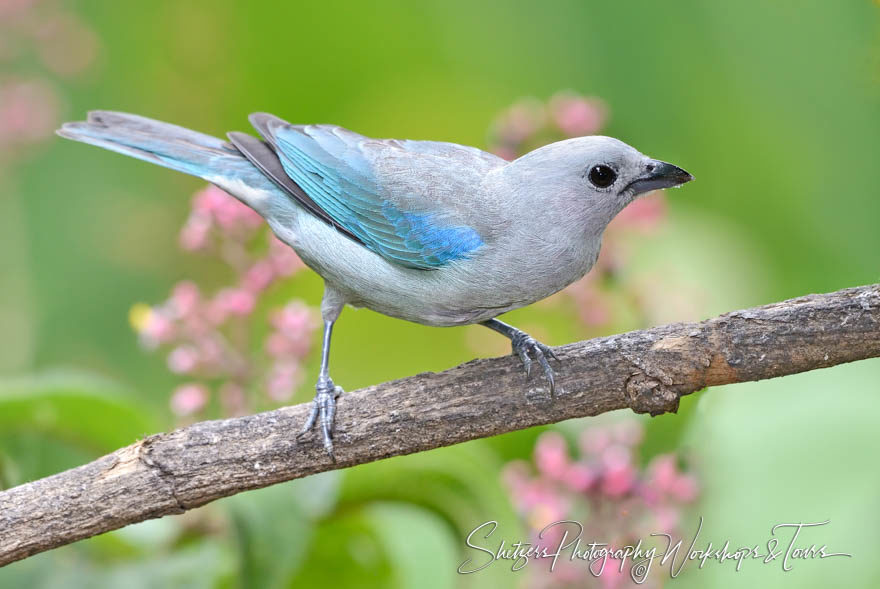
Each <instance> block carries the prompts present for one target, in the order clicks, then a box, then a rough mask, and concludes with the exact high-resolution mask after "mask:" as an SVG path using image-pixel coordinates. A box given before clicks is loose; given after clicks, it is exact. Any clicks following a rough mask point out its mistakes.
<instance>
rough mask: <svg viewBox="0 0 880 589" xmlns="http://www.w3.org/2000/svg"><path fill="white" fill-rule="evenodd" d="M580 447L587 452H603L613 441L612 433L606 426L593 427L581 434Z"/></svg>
mask: <svg viewBox="0 0 880 589" xmlns="http://www.w3.org/2000/svg"><path fill="white" fill-rule="evenodd" d="M579 441H580V447H581V450H582V451H583V452H584V453H585V454H596V455H598V454H601V453H602V452H603V451H604V450H605V448H607V447H608V444H610V443H611V435H610V434H609V433H608V431H607V430H606V429H605V428H601V427H591V428H589V429H586V430H584V432H583V433H582V434H581V436H580V440H579Z"/></svg>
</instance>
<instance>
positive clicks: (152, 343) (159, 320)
mask: <svg viewBox="0 0 880 589" xmlns="http://www.w3.org/2000/svg"><path fill="white" fill-rule="evenodd" d="M136 328H137V329H138V333H139V335H140V336H141V341H142V342H143V344H144V345H145V346H147V347H148V348H155V347H157V346H159V345H161V344H164V343H168V342H169V341H171V340H172V339H173V338H174V337H175V333H176V332H175V328H174V323H172V322H171V320H170V319H168V317H166V316H165V314H164V313H162V312H161V311H160V310H157V309H149V310H148V312H147V313H146V314H145V317H144V319H143V322H142V323H141V325H140V326H139V327H138V326H136Z"/></svg>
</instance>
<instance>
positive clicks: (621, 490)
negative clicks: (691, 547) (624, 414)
mask: <svg viewBox="0 0 880 589" xmlns="http://www.w3.org/2000/svg"><path fill="white" fill-rule="evenodd" d="M642 435H643V430H642V427H641V425H640V423H639V422H637V421H634V420H628V421H622V422H619V423H617V424H614V425H610V426H599V427H592V428H590V429H588V430H585V431H584V432H583V433H582V434H581V436H580V439H579V440H578V442H579V443H578V446H579V449H580V452H579V455H578V456H576V457H572V455H571V454H570V452H569V449H568V443H567V441H566V439H565V438H564V437H563V436H562V435H561V434H559V433H557V432H552V431H551V432H546V433H544V434H543V435H541V437H540V438H539V439H538V441H537V443H536V445H535V450H534V469H533V468H531V467H530V466H529V465H528V464H526V463H524V462H521V461H518V462H512V463H510V464H509V465H508V466H507V467H506V468H505V470H504V475H503V476H504V480H505V483H506V485H507V487H508V489H509V490H510V492H511V497H512V499H513V503H514V505H515V506H516V507H517V509H518V511H519V512H520V513H521V514H522V516H523V518H524V520H525V522H526V524H527V525H528V527H529V529H530V530H531V531H532V535H533V542H535V543H536V544H540V545H546V546H549V547H555V546H556V545H558V543H559V540H560V539H561V534H562V533H563V529H562V528H561V527H558V526H557V527H554V528H551V529H550V531H549V533H545V534H544V535H543V537H542V538H538V534H539V532H541V530H543V529H544V528H545V527H546V526H548V525H549V524H552V523H554V522H558V521H560V520H566V519H570V520H575V521H579V522H580V523H582V524H583V525H584V537H585V538H587V539H588V541H593V540H595V541H597V542H605V543H608V544H609V545H611V546H616V547H623V546H627V545H633V544H635V543H636V542H638V541H639V540H640V539H641V540H642V541H643V543H644V542H645V541H649V540H650V534H652V533H660V532H662V533H668V534H671V535H673V536H674V537H675V536H677V535H678V534H677V527H678V524H679V519H680V516H681V510H682V507H683V506H684V505H686V504H688V503H691V502H693V501H694V500H695V499H696V498H697V495H698V492H699V487H698V484H697V480H696V478H695V477H694V475H692V474H688V473H684V472H682V471H681V470H680V469H679V467H678V460H677V458H676V457H675V456H673V455H669V454H664V455H660V456H657V457H655V458H654V459H653V460H652V461H651V462H650V464H648V466H647V467H646V468H644V469H642V468H640V467H639V465H638V462H637V460H636V450H637V447H638V445H639V444H640V442H641V440H642ZM533 472H534V474H533ZM562 561H563V559H560V561H559V563H558V564H557V569H556V570H554V571H553V572H552V573H550V572H549V568H545V567H543V566H541V565H536V566H535V567H530V568H532V569H534V571H536V572H533V574H534V578H533V579H532V581H533V586H538V587H560V586H568V585H572V586H578V587H586V586H600V587H603V588H605V589H612V588H617V587H622V586H635V584H634V583H632V581H631V580H630V578H629V576H628V568H627V567H628V566H630V565H632V563H631V562H626V563H623V564H624V569H623V573H620V568H621V566H620V565H621V563H620V562H619V561H611V560H609V562H608V564H607V565H606V567H605V568H604V569H603V570H602V572H601V574H600V575H598V578H597V577H596V576H595V573H593V574H591V573H590V571H589V570H588V569H587V564H588V563H582V562H577V561H576V562H565V563H563V562H562ZM560 565H561V568H560ZM656 568H659V567H656ZM598 569H599V567H595V568H594V570H598ZM659 582H660V579H653V580H652V583H653V585H648V586H659ZM590 583H593V585H591V584H590ZM642 586H645V585H642Z"/></svg>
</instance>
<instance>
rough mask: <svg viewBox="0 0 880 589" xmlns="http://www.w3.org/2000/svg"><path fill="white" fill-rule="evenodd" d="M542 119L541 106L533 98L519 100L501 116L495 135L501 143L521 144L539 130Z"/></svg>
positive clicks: (543, 115)
mask: <svg viewBox="0 0 880 589" xmlns="http://www.w3.org/2000/svg"><path fill="white" fill-rule="evenodd" d="M544 119H545V113H544V105H543V104H541V103H540V102H539V101H537V100H535V99H533V98H529V99H525V100H521V101H519V102H517V103H516V104H514V105H513V106H511V107H510V108H509V109H508V110H507V112H505V113H504V114H503V115H502V116H501V118H500V120H499V122H498V124H497V133H498V136H499V137H500V139H501V141H502V142H503V143H508V144H511V143H512V144H518V143H522V142H523V141H525V140H526V139H527V138H528V137H529V136H530V135H532V134H534V133H536V132H537V131H538V129H540V128H541V126H542V125H543V124H544Z"/></svg>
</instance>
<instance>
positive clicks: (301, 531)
mask: <svg viewBox="0 0 880 589" xmlns="http://www.w3.org/2000/svg"><path fill="white" fill-rule="evenodd" d="M338 478H339V475H338V473H335V472H330V473H324V474H320V475H316V476H312V477H308V478H305V479H301V480H298V481H292V482H289V483H283V484H280V485H274V486H271V487H266V488H265V489H259V490H256V491H250V492H248V493H242V494H240V495H236V496H234V497H230V498H229V499H225V500H224V501H223V502H222V503H221V505H223V506H224V507H226V508H227V509H229V512H230V515H231V517H232V522H233V525H234V529H235V536H236V542H237V547H238V554H239V564H240V569H239V578H240V579H241V586H242V587H259V588H261V589H262V588H269V589H271V588H274V587H286V586H287V585H288V583H289V580H290V577H291V576H292V575H293V574H294V573H295V572H296V571H297V569H298V568H299V567H300V565H301V564H302V562H303V559H304V557H305V553H306V551H307V550H308V549H309V544H310V541H311V539H312V535H313V531H312V530H313V527H314V523H313V522H314V520H315V519H316V518H318V517H320V516H322V515H323V514H324V513H326V512H327V511H328V510H329V509H331V508H332V507H333V506H334V505H335V502H336V492H337V491H336V490H337V487H338Z"/></svg>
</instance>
